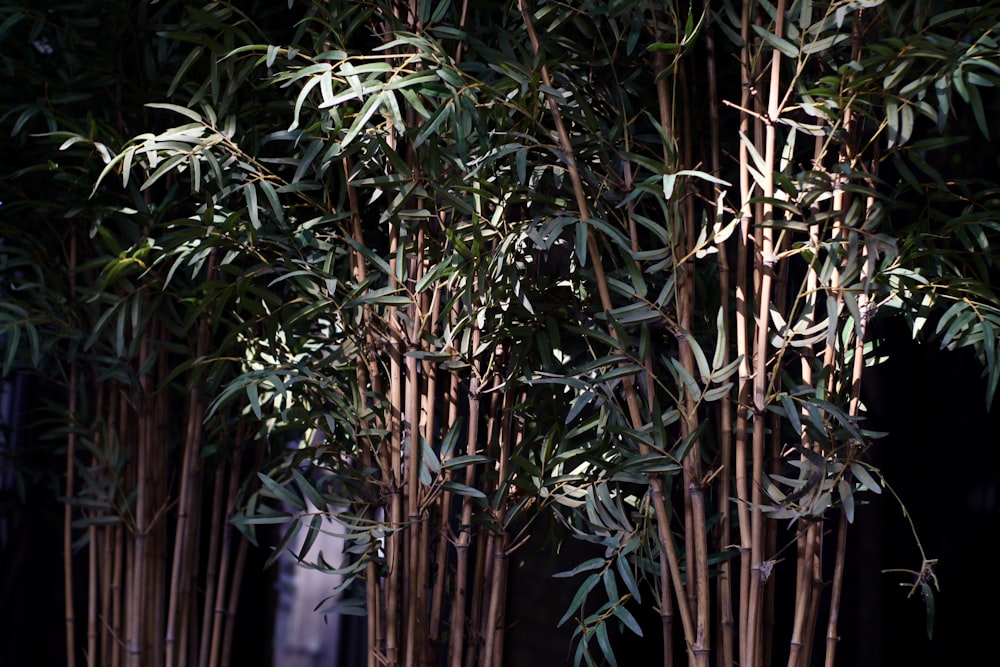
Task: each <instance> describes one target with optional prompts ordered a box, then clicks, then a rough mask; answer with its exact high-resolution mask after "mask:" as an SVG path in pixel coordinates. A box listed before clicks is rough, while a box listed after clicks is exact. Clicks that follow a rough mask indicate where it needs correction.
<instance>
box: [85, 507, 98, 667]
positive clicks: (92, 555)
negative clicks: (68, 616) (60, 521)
mask: <svg viewBox="0 0 1000 667" xmlns="http://www.w3.org/2000/svg"><path fill="white" fill-rule="evenodd" d="M87 533H88V534H89V538H88V540H87V667H94V666H95V665H96V664H97V597H98V592H97V526H93V525H91V526H90V527H88V528H87Z"/></svg>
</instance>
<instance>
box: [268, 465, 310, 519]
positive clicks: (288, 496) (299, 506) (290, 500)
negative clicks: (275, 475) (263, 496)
mask: <svg viewBox="0 0 1000 667" xmlns="http://www.w3.org/2000/svg"><path fill="white" fill-rule="evenodd" d="M257 477H258V479H260V481H261V483H262V484H263V485H264V488H265V489H267V491H268V492H269V493H270V495H271V496H272V497H273V498H276V499H277V500H280V501H281V502H283V503H285V504H286V505H288V506H289V507H291V508H293V509H295V510H297V511H299V512H304V511H305V510H306V506H305V503H303V502H302V499H301V498H299V497H298V496H297V495H295V494H294V493H292V492H291V491H289V490H288V489H287V488H285V487H284V486H282V485H281V484H278V483H277V482H276V481H274V480H273V479H271V478H270V477H268V476H267V475H265V474H264V473H262V472H259V473H257Z"/></svg>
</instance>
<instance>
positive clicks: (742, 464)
mask: <svg viewBox="0 0 1000 667" xmlns="http://www.w3.org/2000/svg"><path fill="white" fill-rule="evenodd" d="M750 7H751V3H750V2H749V0H744V2H743V8H742V14H741V19H740V35H741V37H742V41H743V46H742V48H741V49H740V69H741V72H742V77H743V82H742V83H743V85H742V86H740V89H741V94H740V132H741V134H743V135H744V136H746V135H747V133H748V132H749V130H750V116H749V114H748V112H747V109H748V108H749V106H750V91H751V82H752V81H753V80H754V76H755V73H754V68H753V67H752V65H751V60H750ZM739 165H740V169H739V175H740V211H739V215H740V223H739V224H740V230H739V234H738V235H737V239H736V353H737V355H738V356H739V357H740V360H741V361H740V366H739V376H738V379H737V410H738V412H737V415H736V434H735V467H736V471H735V475H736V499H737V505H736V509H737V521H738V524H739V537H740V547H739V548H740V576H739V628H738V630H739V651H738V653H739V656H740V665H743V666H745V667H751V666H752V663H753V660H752V657H751V654H750V646H751V642H750V578H751V574H750V568H751V565H752V563H751V550H752V543H751V533H752V526H751V523H752V521H751V515H750V506H751V500H750V484H749V481H748V479H747V471H748V468H749V465H750V452H749V451H748V450H749V442H748V433H749V431H748V428H747V427H748V415H747V411H748V408H749V407H750V394H751V384H752V371H751V355H750V349H749V347H748V345H749V341H750V339H751V332H752V329H753V326H754V324H753V320H752V319H751V318H750V316H749V313H750V305H749V300H750V286H749V285H748V277H747V272H748V270H749V266H748V264H749V258H750V252H751V250H750V244H749V240H750V238H751V236H750V234H751V232H750V222H751V208H750V204H749V201H750V197H751V193H752V185H751V180H750V153H749V150H748V148H747V145H746V142H745V141H741V142H740V145H739Z"/></svg>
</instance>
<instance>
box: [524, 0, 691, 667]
mask: <svg viewBox="0 0 1000 667" xmlns="http://www.w3.org/2000/svg"><path fill="white" fill-rule="evenodd" d="M518 7H519V8H520V12H521V17H522V18H523V19H524V23H525V27H526V28H527V31H528V37H529V39H530V41H531V45H532V49H533V51H534V53H535V54H537V53H538V51H539V41H538V35H537V33H536V32H535V27H534V21H533V19H532V16H531V12H530V11H529V10H528V8H527V4H526V0H518ZM540 70H541V71H540V74H541V81H542V83H543V85H545V86H546V87H547V88H549V89H552V80H551V77H550V76H549V73H548V68H547V67H546V66H545V65H544V64H543V65H542V66H541V68H540ZM547 102H548V106H549V111H550V115H551V117H552V120H553V123H554V124H555V127H556V133H557V135H558V138H559V146H560V148H561V150H562V153H563V157H564V159H565V161H566V165H567V170H568V172H569V175H570V181H571V182H572V185H573V195H574V198H575V200H576V206H577V212H578V214H579V216H580V219H581V220H589V219H590V217H591V216H590V207H589V205H588V204H587V197H586V194H585V193H584V187H583V180H582V178H581V177H580V171H579V169H578V168H577V166H576V159H575V157H574V154H573V147H572V143H571V142H570V139H569V133H568V132H567V130H566V126H565V124H564V123H563V120H562V115H561V113H560V111H559V106H558V103H557V101H556V100H555V98H554V97H552V96H547ZM586 245H587V254H588V257H589V258H590V261H591V266H592V267H593V270H594V276H595V281H596V283H597V291H598V294H599V296H600V299H601V307H602V308H603V309H604V310H605V311H606V312H607V311H610V310H612V302H611V292H610V289H609V287H608V281H607V278H606V275H605V273H604V266H603V264H602V261H601V253H600V247H599V246H598V245H597V240H596V239H595V237H594V235H593V234H592V233H591V231H590V228H589V227H588V228H587V243H586ZM609 334H610V335H611V336H612V337H614V338H615V339H617V332H616V331H615V329H614V328H613V327H609ZM624 389H625V399H626V402H627V404H628V411H629V418H630V420H631V422H632V427H633V428H636V429H638V428H641V427H642V426H643V419H642V412H641V408H640V406H639V399H638V395H637V394H636V389H635V385H634V384H632V383H631V382H625V383H624ZM639 448H640V453H641V454H643V455H645V454H648V453H649V447H648V446H647V445H645V444H644V443H642V441H640V442H639ZM649 485H650V497H651V499H652V501H653V507H654V511H655V513H656V525H657V537H658V539H659V542H660V548H661V549H663V550H665V551H666V553H667V561H668V564H669V567H670V574H671V577H672V578H673V582H674V590H675V591H676V593H677V600H678V608H679V609H680V613H681V623H682V625H683V626H684V636H685V638H686V641H687V645H688V653H689V658H690V660H691V662H692V663H693V662H694V655H693V653H691V650H690V647H691V646H692V645H693V644H694V641H695V629H694V624H693V622H692V619H691V609H690V607H689V606H688V604H687V601H686V600H685V599H684V598H683V590H684V585H683V578H682V577H681V574H680V567H679V564H678V559H677V551H676V549H675V547H674V543H673V536H672V535H671V534H670V515H669V513H668V512H667V509H666V502H665V499H664V494H663V482H662V480H661V479H660V478H659V477H657V476H656V475H650V476H649Z"/></svg>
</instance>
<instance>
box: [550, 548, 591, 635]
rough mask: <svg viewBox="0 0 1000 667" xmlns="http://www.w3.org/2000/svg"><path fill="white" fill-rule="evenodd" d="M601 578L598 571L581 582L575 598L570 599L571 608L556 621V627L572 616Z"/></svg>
mask: <svg viewBox="0 0 1000 667" xmlns="http://www.w3.org/2000/svg"><path fill="white" fill-rule="evenodd" d="M602 562H603V559H602ZM600 580H601V575H600V574H599V573H597V572H595V573H594V574H591V575H590V576H588V577H587V578H586V579H584V580H583V583H582V584H580V588H578V589H576V593H575V594H574V595H573V599H572V600H571V601H570V603H569V608H567V609H566V613H565V614H563V617H562V618H560V619H559V622H558V623H556V627H562V625H563V623H565V622H566V621H568V620H569V619H570V618H572V616H573V614H574V613H575V612H576V610H577V609H579V608H580V607H581V606H582V605H583V602H584V600H586V599H587V595H588V594H589V593H590V591H592V590H593V589H594V586H596V585H597V582H599V581H600Z"/></svg>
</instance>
